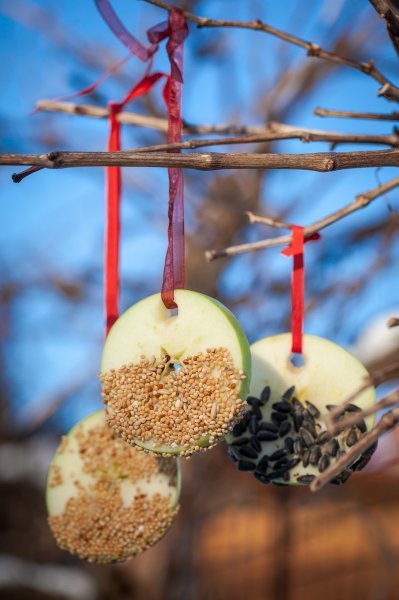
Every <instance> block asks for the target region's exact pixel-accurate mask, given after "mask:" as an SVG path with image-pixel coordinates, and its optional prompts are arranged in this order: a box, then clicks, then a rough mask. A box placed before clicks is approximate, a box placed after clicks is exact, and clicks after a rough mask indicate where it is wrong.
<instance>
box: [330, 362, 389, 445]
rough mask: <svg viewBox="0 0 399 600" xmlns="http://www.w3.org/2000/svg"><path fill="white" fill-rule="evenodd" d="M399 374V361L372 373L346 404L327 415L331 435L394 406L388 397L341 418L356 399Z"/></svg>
mask: <svg viewBox="0 0 399 600" xmlns="http://www.w3.org/2000/svg"><path fill="white" fill-rule="evenodd" d="M398 372H399V361H394V362H393V363H391V364H389V365H387V366H386V367H382V368H381V369H377V370H375V371H374V372H373V373H370V375H368V376H367V377H365V378H364V381H363V383H362V385H361V386H360V387H359V388H358V389H357V390H355V391H354V392H353V394H351V395H350V396H349V397H348V398H347V399H346V400H345V402H342V404H340V405H339V406H337V407H336V408H334V409H333V410H331V411H330V412H328V413H327V414H326V415H325V421H326V426H327V429H328V431H329V432H330V433H331V435H336V434H337V433H339V432H340V431H342V430H343V429H346V428H347V427H350V426H352V425H354V424H355V423H359V421H361V420H362V419H363V418H364V417H368V416H370V415H373V414H375V413H376V412H378V411H379V410H380V409H381V408H387V407H389V406H392V404H389V400H388V399H389V396H388V397H387V398H384V399H383V400H380V401H379V402H376V404H374V405H373V406H370V408H367V409H365V410H362V411H359V412H356V413H353V414H350V415H347V416H345V417H343V418H340V417H342V414H343V412H344V411H345V407H346V406H347V405H348V404H351V403H352V402H353V401H354V400H356V398H357V397H358V396H360V394H361V393H362V392H364V391H365V390H367V389H368V388H369V387H371V386H377V385H381V383H384V382H385V381H388V380H389V379H392V377H394V376H396V375H397V374H398Z"/></svg>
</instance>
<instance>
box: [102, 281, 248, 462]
mask: <svg viewBox="0 0 399 600" xmlns="http://www.w3.org/2000/svg"><path fill="white" fill-rule="evenodd" d="M175 299H176V302H177V304H178V314H177V315H175V316H170V314H169V311H168V310H167V309H166V308H165V307H164V305H163V303H162V300H161V296H160V294H155V295H154V296H150V297H149V298H145V299H144V300H142V301H141V302H138V303H137V304H135V305H134V306H132V307H131V308H129V309H128V310H127V311H126V312H125V313H124V314H123V315H122V316H121V317H120V318H119V319H118V320H117V321H116V323H115V324H114V325H113V327H112V328H111V330H110V332H109V334H108V337H107V339H106V342H105V345H104V351H103V355H102V362H101V374H100V379H101V383H102V393H103V398H104V403H105V406H106V417H107V420H108V423H109V425H110V426H111V427H112V428H113V429H114V430H115V431H116V432H117V433H118V434H119V435H121V436H122V437H123V439H124V440H126V441H127V442H129V443H130V444H133V445H134V444H137V445H139V446H141V447H142V448H144V449H145V450H149V451H152V452H158V453H161V454H164V455H173V454H175V455H189V454H192V453H193V452H197V451H199V450H205V449H207V448H210V447H211V446H213V445H215V444H216V443H217V442H218V441H219V440H221V439H223V438H224V437H225V436H226V434H227V433H228V432H229V431H231V430H232V428H233V426H234V425H235V424H236V423H237V422H239V421H240V419H241V418H242V415H243V412H244V410H245V406H246V404H245V398H246V395H247V393H248V387H249V375H250V368H251V354H250V349H249V345H248V342H247V339H246V337H245V334H244V332H243V331H242V329H241V327H240V325H239V323H238V321H237V320H236V318H235V317H234V316H233V315H232V313H231V312H230V311H229V310H228V309H227V308H225V307H224V306H223V305H222V304H220V302H217V301H216V300H214V299H213V298H210V297H208V296H205V295H204V294H199V293H196V292H191V291H188V290H177V291H176V292H175Z"/></svg>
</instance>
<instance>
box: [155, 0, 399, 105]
mask: <svg viewBox="0 0 399 600" xmlns="http://www.w3.org/2000/svg"><path fill="white" fill-rule="evenodd" d="M145 2H147V3H148V4H153V5H155V6H158V7H160V8H164V9H166V10H172V6H171V5H170V4H167V3H166V2H163V1H162V0H145ZM184 14H185V15H186V18H187V19H188V20H189V21H192V22H193V23H196V24H197V26H198V27H200V28H201V27H235V28H240V29H252V30H254V31H262V32H263V33H267V34H269V35H272V36H274V37H277V38H279V39H281V40H284V41H285V42H288V43H290V44H293V45H294V46H298V47H299V48H302V49H303V50H306V51H307V55H308V56H311V57H315V58H320V59H322V60H327V61H329V62H333V63H336V64H340V65H345V66H347V67H351V68H352V69H356V70H357V71H360V72H362V73H364V74H365V75H368V76H369V77H371V78H373V79H374V80H375V81H377V82H378V83H380V84H381V88H380V89H379V90H378V95H379V96H384V97H385V98H386V99H387V100H393V101H396V102H398V101H399V88H398V87H396V86H395V85H394V84H393V83H392V82H391V81H390V80H389V79H388V78H387V77H386V76H385V75H383V74H382V73H381V71H380V70H379V69H378V68H377V67H376V66H375V64H374V62H373V61H372V60H369V61H368V62H361V63H360V62H357V61H355V60H352V59H351V58H347V57H346V56H341V55H339V54H336V53H335V52H329V51H328V50H324V49H323V48H320V46H318V45H317V44H313V43H312V42H308V41H306V40H303V39H301V38H299V37H296V36H295V35H292V34H290V33H286V32H285V31H281V30H280V29H276V28H275V27H271V26H270V25H267V24H266V23H263V22H262V21H260V20H259V19H257V20H255V21H232V20H225V19H223V20H221V19H210V18H208V17H199V16H197V15H194V14H193V13H190V12H187V11H184Z"/></svg>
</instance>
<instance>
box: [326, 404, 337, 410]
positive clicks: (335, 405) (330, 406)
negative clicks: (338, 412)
mask: <svg viewBox="0 0 399 600" xmlns="http://www.w3.org/2000/svg"><path fill="white" fill-rule="evenodd" d="M337 406H338V404H326V409H327V410H334V408H337Z"/></svg>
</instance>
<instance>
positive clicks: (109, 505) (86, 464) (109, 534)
mask: <svg viewBox="0 0 399 600" xmlns="http://www.w3.org/2000/svg"><path fill="white" fill-rule="evenodd" d="M75 436H76V439H77V442H78V447H79V455H80V458H81V460H82V461H83V472H84V473H85V474H87V475H89V476H90V477H91V478H92V483H89V484H87V483H85V486H84V485H83V484H82V483H81V482H79V481H78V480H77V481H76V482H75V487H76V491H77V494H76V495H74V496H73V497H70V498H69V500H68V501H67V502H66V505H65V509H64V511H63V512H62V513H61V514H60V515H50V516H49V525H50V527H51V530H52V532H53V534H54V536H55V538H56V541H57V543H58V545H59V546H60V547H61V548H62V549H64V550H68V551H69V552H71V553H73V554H77V555H78V556H79V557H80V558H82V559H86V560H88V561H89V562H98V563H108V562H117V561H123V560H126V559H127V558H129V557H131V556H133V555H136V554H139V553H141V552H143V551H144V550H146V549H147V548H149V547H150V546H152V545H153V544H154V543H155V542H156V541H157V540H158V539H160V538H161V537H162V536H163V535H164V534H165V533H166V531H167V529H168V527H169V526H170V524H171V522H172V520H173V518H174V516H175V514H176V512H177V507H173V506H172V501H171V497H170V496H169V495H161V494H160V493H154V494H152V495H151V496H149V495H147V494H146V493H143V492H142V491H141V490H140V483H138V482H139V480H140V481H143V482H146V481H150V479H151V478H152V477H153V476H154V475H155V474H157V473H160V472H163V473H165V474H166V475H168V477H169V478H170V485H171V486H174V485H175V483H176V476H177V466H176V462H175V460H173V459H166V458H162V457H160V458H158V457H156V456H155V455H145V454H144V453H142V452H138V451H137V450H135V449H134V448H132V447H130V446H129V445H128V444H125V442H123V440H121V439H120V438H117V437H116V436H115V434H114V432H113V431H112V430H111V429H110V428H109V427H108V426H107V425H105V424H104V425H98V426H96V427H92V428H91V429H90V430H89V431H87V432H83V431H78V432H77V433H76V434H75ZM52 469H54V465H53V467H52ZM56 473H57V471H56ZM125 481H128V482H131V483H132V484H136V485H137V491H136V494H135V496H134V498H133V499H132V502H131V504H130V505H128V506H126V505H125V503H124V502H123V499H122V496H121V484H122V483H123V482H125ZM60 483H61V481H58V483H55V482H54V481H53V480H52V481H51V484H50V486H51V487H54V485H59V484H60Z"/></svg>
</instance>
